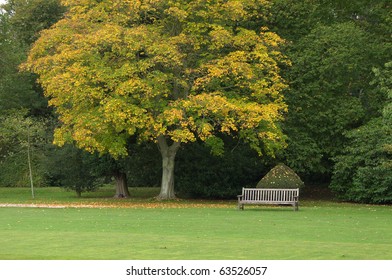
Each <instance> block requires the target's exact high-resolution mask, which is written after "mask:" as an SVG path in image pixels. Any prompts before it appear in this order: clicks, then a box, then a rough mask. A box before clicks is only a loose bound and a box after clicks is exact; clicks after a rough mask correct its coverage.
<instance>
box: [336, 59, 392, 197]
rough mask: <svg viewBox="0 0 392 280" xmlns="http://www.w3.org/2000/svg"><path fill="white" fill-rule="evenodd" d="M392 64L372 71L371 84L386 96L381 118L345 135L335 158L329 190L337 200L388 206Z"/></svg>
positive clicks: (391, 192)
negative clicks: (386, 204)
mask: <svg viewBox="0 0 392 280" xmlns="http://www.w3.org/2000/svg"><path fill="white" fill-rule="evenodd" d="M391 70H392V63H387V64H386V65H385V68H384V69H382V70H380V69H376V70H375V74H376V79H375V81H374V84H376V85H378V86H379V89H380V93H384V94H386V95H387V96H388V101H387V103H386V105H385V108H384V112H383V117H380V118H377V119H373V120H371V121H370V122H368V123H367V124H366V125H364V126H361V127H360V128H358V129H355V130H353V131H351V132H349V133H348V135H347V136H348V138H349V140H350V142H349V144H348V145H347V146H346V148H345V150H344V153H343V154H342V155H341V156H338V157H336V164H335V169H334V175H333V178H332V183H331V188H332V190H334V191H335V192H336V193H337V194H338V195H339V196H340V197H341V198H343V199H346V200H350V201H357V202H367V203H392V149H391V147H392V126H391V124H392V118H391V101H392V95H391V92H392V78H391V77H392V75H391V74H392V71H391Z"/></svg>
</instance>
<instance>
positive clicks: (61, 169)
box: [46, 145, 103, 197]
mask: <svg viewBox="0 0 392 280" xmlns="http://www.w3.org/2000/svg"><path fill="white" fill-rule="evenodd" d="M95 164H96V158H95V157H93V156H92V155H91V154H89V153H86V152H84V151H82V150H80V149H77V148H75V147H74V146H72V145H66V146H64V147H61V148H58V147H54V146H53V147H52V149H50V150H49V156H48V158H47V165H46V168H47V171H46V172H47V174H46V177H47V180H48V183H49V184H50V185H52V186H53V185H54V186H61V187H64V188H66V189H68V190H72V191H75V192H76V194H77V195H78V197H80V196H81V194H82V193H83V192H91V191H95V190H96V189H97V188H98V187H99V186H100V185H102V183H103V181H102V180H100V179H101V178H102V176H99V175H100V174H96V173H95V172H94V171H95Z"/></svg>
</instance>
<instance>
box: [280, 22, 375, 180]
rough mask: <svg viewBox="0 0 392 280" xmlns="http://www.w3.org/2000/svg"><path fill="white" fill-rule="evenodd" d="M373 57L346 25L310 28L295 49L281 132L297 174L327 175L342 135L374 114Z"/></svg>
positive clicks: (360, 35)
mask: <svg viewBox="0 0 392 280" xmlns="http://www.w3.org/2000/svg"><path fill="white" fill-rule="evenodd" d="M378 54H379V53H378V47H377V46H375V45H374V44H373V41H372V39H371V38H369V36H368V34H367V33H366V32H364V31H363V30H362V29H361V28H360V27H358V26H357V25H356V24H355V23H352V22H343V23H337V24H333V25H331V26H322V25H319V26H316V27H315V28H314V29H313V30H312V31H311V32H310V33H309V34H308V35H306V36H304V37H303V38H301V39H300V40H299V41H298V43H296V44H295V46H294V47H293V49H292V50H291V59H292V61H293V67H292V69H291V70H290V73H289V75H290V78H289V79H290V80H291V81H292V87H291V89H290V91H289V92H288V94H287V98H286V102H287V104H288V107H289V111H288V115H287V119H286V122H285V126H284V128H285V132H286V133H287V134H288V149H287V151H286V153H285V157H286V162H287V163H288V164H289V165H290V166H292V167H293V168H294V169H295V170H296V171H297V172H300V173H302V174H309V173H319V174H323V173H324V174H330V173H331V169H332V166H333V163H332V160H331V158H332V157H334V156H336V155H338V154H339V153H340V152H341V147H342V146H343V145H344V144H345V143H346V138H345V136H344V135H345V132H346V131H348V130H350V129H352V128H354V127H357V126H358V125H360V124H361V123H362V122H363V121H364V120H365V119H369V118H370V117H371V116H374V115H378V114H379V113H378V112H379V111H380V104H382V103H381V101H382V97H381V96H380V95H376V94H374V90H373V89H372V86H370V85H369V83H370V81H371V66H372V65H377V64H375V63H377V59H376V57H377V56H378Z"/></svg>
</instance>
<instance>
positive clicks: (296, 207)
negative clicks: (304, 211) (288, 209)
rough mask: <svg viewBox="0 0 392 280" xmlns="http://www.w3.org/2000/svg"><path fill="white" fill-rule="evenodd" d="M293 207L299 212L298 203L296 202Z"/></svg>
mask: <svg viewBox="0 0 392 280" xmlns="http://www.w3.org/2000/svg"><path fill="white" fill-rule="evenodd" d="M293 206H294V211H298V202H295V203H294V205H293Z"/></svg>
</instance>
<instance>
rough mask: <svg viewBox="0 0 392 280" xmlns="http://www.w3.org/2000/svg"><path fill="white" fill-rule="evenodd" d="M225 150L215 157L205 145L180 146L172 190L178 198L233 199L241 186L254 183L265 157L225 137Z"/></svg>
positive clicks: (262, 168)
mask: <svg viewBox="0 0 392 280" xmlns="http://www.w3.org/2000/svg"><path fill="white" fill-rule="evenodd" d="M225 144H226V145H225V146H226V147H225V151H224V153H223V154H221V155H219V156H216V155H213V154H211V150H210V148H209V147H208V146H205V145H203V144H202V143H197V142H196V143H192V144H190V145H187V146H186V147H184V148H183V149H181V150H180V151H179V153H178V156H177V158H178V161H177V164H176V174H177V177H176V186H177V187H176V190H177V194H178V196H180V197H191V198H219V199H227V198H230V199H232V198H235V197H236V196H237V195H238V194H239V193H241V189H242V187H247V186H251V185H255V184H256V183H257V180H258V179H259V175H260V173H262V172H263V171H264V170H265V165H266V163H265V160H261V159H260V158H259V157H258V155H257V153H256V152H254V151H253V150H251V149H250V148H249V147H248V146H247V145H245V144H244V143H233V141H230V140H228V139H226V143H225Z"/></svg>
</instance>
